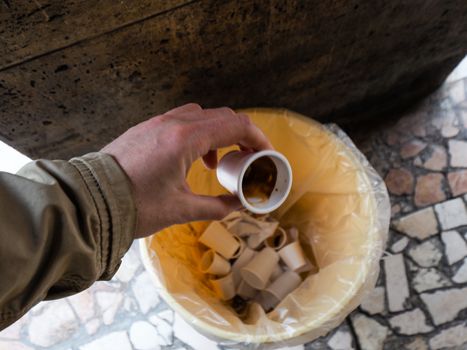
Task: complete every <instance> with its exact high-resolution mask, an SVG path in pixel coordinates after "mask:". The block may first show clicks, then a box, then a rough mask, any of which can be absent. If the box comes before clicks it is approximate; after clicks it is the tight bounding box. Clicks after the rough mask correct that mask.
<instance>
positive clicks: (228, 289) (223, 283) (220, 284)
mask: <svg viewBox="0 0 467 350" xmlns="http://www.w3.org/2000/svg"><path fill="white" fill-rule="evenodd" d="M210 282H211V285H212V288H213V289H214V292H215V293H216V295H217V296H218V297H219V298H220V299H221V300H230V299H232V298H233V297H234V296H235V285H234V282H233V277H232V274H231V273H229V274H228V275H227V276H224V277H221V278H217V279H211V280H210Z"/></svg>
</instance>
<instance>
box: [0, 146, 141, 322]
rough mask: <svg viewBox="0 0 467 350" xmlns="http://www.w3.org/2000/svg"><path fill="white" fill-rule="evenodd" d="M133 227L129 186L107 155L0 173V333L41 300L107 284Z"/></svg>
mask: <svg viewBox="0 0 467 350" xmlns="http://www.w3.org/2000/svg"><path fill="white" fill-rule="evenodd" d="M135 221H136V209H135V205H134V201H133V197H132V193H131V188H130V183H129V181H128V179H127V177H126V175H125V173H124V172H123V171H122V169H121V168H120V167H119V165H118V164H117V162H116V161H115V160H113V159H112V157H110V156H108V155H104V154H102V153H94V154H89V155H86V156H83V157H80V158H74V159H72V160H71V161H69V162H67V161H36V162H32V163H30V164H28V165H26V166H25V167H24V168H23V169H21V170H20V171H19V173H18V174H17V175H11V174H6V173H0V276H1V283H0V329H2V328H4V327H6V326H8V325H9V324H11V323H12V322H14V321H15V320H16V319H18V318H19V317H21V316H22V314H24V313H25V312H26V311H27V310H28V309H30V308H31V307H32V306H34V305H35V304H36V303H38V302H39V301H41V300H43V299H53V298H59V297H64V296H67V295H70V294H73V293H76V292H79V291H81V290H83V289H86V288H87V287H89V286H90V285H91V284H92V283H93V282H94V281H96V280H98V279H110V278H111V277H112V276H113V274H114V273H115V272H116V270H117V268H118V266H119V264H120V260H121V258H122V256H123V254H124V253H125V252H126V251H127V249H128V248H129V246H130V244H131V242H132V240H133V234H134V230H135Z"/></svg>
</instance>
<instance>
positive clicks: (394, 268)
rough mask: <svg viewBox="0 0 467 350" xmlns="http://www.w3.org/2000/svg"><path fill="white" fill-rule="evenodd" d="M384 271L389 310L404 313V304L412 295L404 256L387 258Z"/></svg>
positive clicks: (397, 255) (398, 255)
mask: <svg viewBox="0 0 467 350" xmlns="http://www.w3.org/2000/svg"><path fill="white" fill-rule="evenodd" d="M384 271H385V276H386V293H387V298H388V306H389V310H390V311H393V312H394V311H402V310H404V303H405V301H406V299H407V298H408V297H409V295H410V294H409V287H408V282H407V275H406V272H405V265H404V257H403V256H402V254H396V255H392V256H388V257H386V258H385V259H384Z"/></svg>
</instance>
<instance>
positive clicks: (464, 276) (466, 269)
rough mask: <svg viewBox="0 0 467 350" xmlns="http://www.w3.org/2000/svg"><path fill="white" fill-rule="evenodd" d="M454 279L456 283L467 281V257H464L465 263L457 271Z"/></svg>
mask: <svg viewBox="0 0 467 350" xmlns="http://www.w3.org/2000/svg"><path fill="white" fill-rule="evenodd" d="M452 280H453V281H454V282H456V283H465V282H467V259H464V263H463V264H462V265H461V267H460V268H459V270H457V271H456V273H455V274H454V277H453V278H452Z"/></svg>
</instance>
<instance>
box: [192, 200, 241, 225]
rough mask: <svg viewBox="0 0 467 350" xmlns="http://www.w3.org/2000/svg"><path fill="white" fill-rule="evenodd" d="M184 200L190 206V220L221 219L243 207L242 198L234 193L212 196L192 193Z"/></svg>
mask: <svg viewBox="0 0 467 350" xmlns="http://www.w3.org/2000/svg"><path fill="white" fill-rule="evenodd" d="M184 200H185V203H186V204H187V207H188V208H189V218H187V219H188V220H190V221H200V220H220V219H222V218H224V217H225V216H227V215H228V214H230V213H231V212H232V211H234V210H238V209H240V208H241V207H242V205H241V203H240V200H239V199H238V198H237V197H236V196H233V195H221V196H217V197H210V196H202V195H196V194H192V193H190V194H187V196H186V198H184Z"/></svg>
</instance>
